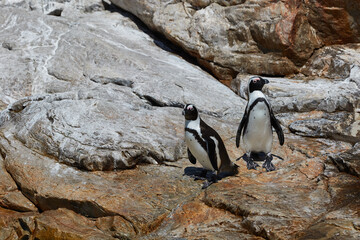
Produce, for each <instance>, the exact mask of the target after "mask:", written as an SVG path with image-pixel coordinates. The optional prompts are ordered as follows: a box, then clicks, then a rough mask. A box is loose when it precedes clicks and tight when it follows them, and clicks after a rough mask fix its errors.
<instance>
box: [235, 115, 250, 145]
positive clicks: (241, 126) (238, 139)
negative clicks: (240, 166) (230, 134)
mask: <svg viewBox="0 0 360 240" xmlns="http://www.w3.org/2000/svg"><path fill="white" fill-rule="evenodd" d="M247 120H248V114H247V112H246V111H245V112H244V115H243V118H242V119H241V122H240V124H239V128H238V130H237V133H236V147H237V148H238V147H239V146H240V137H241V132H242V130H243V128H244V126H245V122H247Z"/></svg>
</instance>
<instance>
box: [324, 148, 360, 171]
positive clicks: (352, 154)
mask: <svg viewBox="0 0 360 240" xmlns="http://www.w3.org/2000/svg"><path fill="white" fill-rule="evenodd" d="M359 157H360V143H359V142H358V143H357V144H355V145H354V147H353V148H352V149H350V150H348V151H346V152H341V153H336V154H332V155H330V156H329V160H330V161H331V162H332V163H333V164H335V166H336V167H337V168H338V169H339V171H341V172H346V173H349V174H351V175H354V176H357V177H360V161H359V159H360V158H359Z"/></svg>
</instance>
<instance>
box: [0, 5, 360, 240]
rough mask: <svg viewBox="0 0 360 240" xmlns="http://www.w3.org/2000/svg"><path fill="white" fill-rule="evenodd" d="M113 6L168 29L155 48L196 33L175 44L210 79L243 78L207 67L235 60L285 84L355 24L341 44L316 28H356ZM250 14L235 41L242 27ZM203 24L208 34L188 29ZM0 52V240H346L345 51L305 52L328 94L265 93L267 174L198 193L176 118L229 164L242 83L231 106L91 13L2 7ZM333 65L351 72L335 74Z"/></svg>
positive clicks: (352, 85) (349, 124)
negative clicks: (215, 141)
mask: <svg viewBox="0 0 360 240" xmlns="http://www.w3.org/2000/svg"><path fill="white" fill-rule="evenodd" d="M123 2H124V4H127V6H128V7H129V9H130V7H132V9H133V10H134V11H138V14H142V15H141V16H142V17H140V18H141V19H143V20H144V19H148V21H149V22H154V21H155V20H156V21H159V23H160V22H161V21H163V20H166V19H170V20H171V19H174V21H168V22H166V23H167V24H168V25H166V26H164V29H165V30H166V31H168V33H167V34H166V35H167V36H168V37H169V38H170V39H171V38H172V37H171V36H173V37H174V38H177V36H178V35H176V34H177V33H176V31H173V32H172V29H175V30H177V31H179V32H180V30H182V29H184V28H186V27H187V25H186V24H185V23H186V21H189V22H191V21H195V20H196V22H194V23H191V24H193V25H192V26H193V27H194V31H190V32H189V36H190V37H188V36H187V35H185V37H186V38H184V39H185V40H186V39H187V40H186V41H188V40H189V39H190V40H191V41H198V39H200V38H199V37H201V39H200V40H199V42H198V46H199V47H200V49H201V51H198V50H196V49H197V48H194V49H192V51H191V52H192V54H193V55H194V56H197V57H199V56H200V57H199V61H200V62H201V61H202V60H203V61H202V63H203V64H205V65H206V64H207V65H208V66H213V67H214V69H216V71H217V72H218V73H221V74H222V75H221V76H225V75H226V76H227V75H231V76H235V74H236V72H238V71H245V70H241V69H239V66H240V65H237V66H236V65H231V67H230V68H229V66H225V67H224V66H223V65H222V63H224V62H226V61H230V59H232V58H234V56H235V55H236V56H235V57H236V59H240V58H241V57H242V58H244V59H245V57H246V59H249V62H248V64H249V65H248V66H249V68H250V67H251V66H253V65H255V66H257V67H258V69H264V70H266V68H267V67H269V66H271V68H273V69H275V70H274V71H287V72H292V71H293V70H294V69H295V70H296V71H297V69H298V68H299V66H300V65H301V64H303V62H304V59H306V58H308V57H310V56H309V55H311V54H312V51H313V48H317V47H318V44H334V43H336V44H342V43H346V42H349V41H350V40H349V39H352V40H351V41H357V40H356V37H351V36H352V34H353V35H354V36H355V35H356V34H355V33H356V31H357V30H356V29H357V23H356V22H354V21H355V20H356V19H355V17H354V18H349V17H347V21H350V22H351V28H350V29H348V30H347V37H346V38H345V37H344V38H342V36H341V35H340V34H334V36H332V37H328V36H327V34H329V33H330V32H331V31H332V30H331V31H330V30H329V29H328V28H329V26H327V25H321V26H317V28H316V29H321V31H315V30H314V29H313V28H315V27H314V26H316V17H317V15H320V14H324V17H327V19H330V17H331V16H333V17H334V18H336V19H337V20H338V22H339V24H340V22H342V23H344V19H345V18H341V17H342V16H345V15H346V12H349V14H350V16H357V15H356V14H357V13H356V11H355V10H354V9H356V8H351V7H350V5H346V6H342V5H341V3H340V2H339V3H336V4H338V5H339V6H338V8H339V9H340V8H341V9H342V8H343V9H345V10H344V11H345V12H344V11H342V10H341V11H340V10H339V9H338V10H339V11H337V12H336V11H335V10H336V9H335V8H329V6H327V3H325V1H324V3H323V2H320V1H303V3H301V4H300V3H299V4H300V5H299V6H298V5H296V4H298V3H296V2H292V1H291V2H290V3H287V2H288V1H286V2H285V1H277V2H274V1H272V2H270V3H265V1H221V0H218V1H215V0H214V1H190V0H189V1H182V2H179V1H168V2H167V3H168V4H167V5H166V4H165V2H164V1H143V2H140V1H123ZM353 2H355V1H353ZM139 3H141V4H143V5H138V4H139ZM160 3H161V4H163V5H161V6H163V7H164V9H165V10H166V11H167V14H163V13H164V12H161V11H162V8H159V7H158V6H159V4H160ZM293 4H295V5H296V6H298V7H294V6H295V5H293ZM304 4H310V5H311V4H312V5H314V6H317V7H316V8H308V9H305V10H306V11H309V13H311V18H310V17H309V18H308V19H305V18H304V17H303V15H301V14H304V12H302V11H304ZM334 4H335V3H334ZM349 4H350V3H349ZM139 6H140V7H139ZM179 6H182V8H181V9H180V8H179ZM324 6H327V9H325V10H324V11H323V12H322V11H320V12H318V13H317V12H316V11H315V10H317V9H319V8H320V7H324ZM152 7H153V8H152ZM144 9H145V10H144ZM160 10H161V11H160ZM258 10H261V15H259V18H255V19H254V21H253V22H250V23H249V24H250V25H251V26H252V27H251V28H249V27H248V25H247V24H244V23H243V22H242V20H241V19H251V18H252V17H253V16H254V15H253V14H257V13H256V11H258ZM280 10H281V11H280ZM184 11H186V12H185V13H184ZM238 11H239V12H238ZM294 12H295V14H294ZM240 13H241V16H240V15H237V14H240ZM285 13H286V14H288V15H286V14H285ZM335 13H336V14H335ZM337 13H339V14H337ZM340 13H341V14H340ZM184 14H185V15H186V16H185V15H184ZM282 14H285V15H286V16H287V18H285V20H284V19H282V18H281V17H280V16H283V15H282ZM183 15H184V16H183ZM210 16H216V17H217V18H215V19H212V20H211V21H213V25H212V28H209V27H208V26H207V25H206V24H205V22H204V21H203V20H204V19H205V18H206V19H211V18H210ZM308 16H310V15H308ZM180 17H181V18H183V19H184V21H185V23H184V22H181V23H180V22H177V21H175V20H176V19H179V18H180ZM239 17H240V18H239ZM225 18H229V19H232V20H226V21H225V20H224V19H225ZM293 18H295V19H293ZM314 18H315V19H314ZM237 19H238V20H237ZM297 19H300V20H297ZM298 21H300V23H301V24H300V25H296V24H298V23H299V22H298ZM289 22H290V23H293V24H295V25H296V27H295V26H293V25H292V24H288V23H289ZM235 23H236V26H237V27H236V28H234V26H233V24H235ZM154 24H155V25H152V27H153V28H154V29H157V27H158V26H160V25H156V22H154ZM172 25H173V27H174V28H170V27H172ZM241 26H243V27H244V29H245V30H244V35H239V33H240V31H238V30H236V29H240V28H241ZM286 26H291V27H292V29H295V30H291V31H290V33H286V31H288V30H289V29H288V30H286V29H285V28H284V27H286ZM223 27H225V28H229V29H231V31H228V33H223V32H222V28H223ZM333 27H334V29H335V28H336V27H337V26H335V25H334V26H333ZM343 27H345V26H343ZM274 29H275V30H274ZM285 30H286V31H285ZM328 30H329V31H328ZM195 31H196V32H197V33H195ZM352 31H353V33H352ZM220 33H221V34H220ZM265 33H266V34H265ZM222 34H229V39H230V38H232V39H233V40H234V41H233V42H232V43H231V44H232V45H231V47H229V46H230V45H229V44H230V42H228V41H227V39H225V38H223V36H224V35H222ZM293 34H295V35H296V34H298V35H299V36H300V39H297V38H295V37H294V36H295V35H293ZM263 35H264V36H265V35H266V36H271V37H269V38H266V37H264V36H263ZM289 35H291V36H292V37H290V38H291V39H293V40H294V42H290V43H289V41H288V40H287V39H289ZM298 35H296V36H298ZM302 35H305V36H307V37H306V41H305V42H303V43H302V42H301V41H300V40H301V39H302V38H301V36H302ZM179 36H181V35H179ZM278 36H280V37H281V38H279V37H278ZM356 36H358V35H356ZM241 37H243V38H241ZM250 37H251V38H250ZM247 38H248V39H247ZM238 39H244V40H242V43H239V42H238ZM266 39H271V41H270V42H268V41H267V40H266ZM279 39H280V40H279ZM304 39H305V38H304ZM304 39H303V40H304ZM314 39H315V40H314ZM190 40H189V41H190ZM298 40H299V41H300V42H298ZM191 41H190V42H191ZM204 41H206V44H204ZM278 41H280V42H281V43H279V42H278ZM178 44H180V45H182V44H181V43H180V42H178ZM239 44H240V45H239ZM292 44H294V45H292ZM302 44H303V45H302ZM0 46H1V47H0V60H1V61H0V87H1V91H0V108H1V110H2V111H1V112H0V153H1V154H0V239H180V238H181V239H249V240H250V239H253V240H260V239H358V238H359V237H360V227H359V226H360V222H359V214H360V212H359V211H360V202H359V199H360V189H359V172H360V171H359V169H360V161H359V143H356V142H359V137H360V136H359V134H360V133H359V126H360V125H359V122H360V119H359V99H360V98H359V88H358V87H359V78H358V73H359V72H360V71H359V69H360V68H358V60H357V59H356V56H357V55H356V54H357V50H356V48H357V45H351V46H339V45H338V48H333V47H331V48H329V51H330V52H332V53H331V54H333V58H329V59H326V56H327V55H326V54H325V55H322V51H323V50H325V49H327V48H323V49H319V50H318V51H317V52H316V53H315V54H313V56H312V57H311V62H308V63H307V64H305V65H304V68H303V69H307V70H309V71H310V73H309V75H314V76H319V77H332V78H336V81H335V80H326V79H315V80H308V81H304V80H298V79H288V78H270V84H269V85H268V86H267V88H266V89H265V93H266V94H267V95H268V96H269V99H270V101H271V103H272V106H273V108H274V111H275V113H276V116H277V117H278V118H279V120H280V122H281V124H282V127H283V129H284V132H285V139H286V140H285V145H284V146H283V147H280V146H279V144H278V141H277V139H276V138H275V141H274V148H273V153H274V154H276V155H279V156H281V157H282V158H284V160H280V159H277V158H275V159H274V161H273V162H274V164H275V166H276V168H277V170H276V171H274V172H271V173H267V172H266V171H265V170H264V169H261V168H258V169H257V170H251V171H249V170H247V169H246V166H245V163H244V161H242V160H241V161H239V162H237V164H238V165H239V167H240V168H239V169H240V172H239V174H238V175H236V176H233V177H228V178H225V179H222V180H221V181H220V182H219V183H215V184H213V185H211V186H210V187H209V188H208V189H206V190H202V189H201V186H202V181H194V180H193V178H191V177H189V176H188V175H190V174H191V173H197V172H200V171H201V168H200V165H196V166H192V165H191V164H190V163H189V161H188V160H187V156H186V151H185V150H186V149H185V146H184V142H183V134H184V132H183V127H184V126H183V124H184V119H183V116H181V110H182V109H181V108H182V106H184V104H186V103H194V104H196V106H197V107H198V108H199V109H200V110H201V117H202V118H203V119H204V120H205V121H206V122H207V123H208V124H209V125H211V126H213V127H214V129H216V130H217V131H218V132H219V134H220V136H221V137H222V138H223V140H224V143H225V145H226V148H227V149H228V152H229V155H230V158H231V159H232V160H235V159H236V158H238V157H239V156H241V155H242V154H243V151H242V150H241V149H236V148H235V135H236V129H237V126H238V123H239V122H240V119H241V116H242V113H243V110H244V107H245V104H246V100H245V98H246V94H245V93H246V91H245V89H244V86H245V85H246V82H247V80H248V78H249V75H238V76H237V78H236V79H235V80H234V81H232V88H233V90H234V91H235V92H236V93H238V94H239V95H240V96H241V97H239V96H238V95H236V94H235V93H234V92H233V91H231V90H230V89H229V88H227V87H226V86H224V85H222V84H221V83H219V82H218V81H217V80H216V79H214V78H213V77H212V76H211V75H209V74H208V73H206V72H204V71H203V70H201V69H200V68H199V67H197V66H194V65H192V64H190V63H189V62H187V61H186V60H184V59H182V58H181V57H179V56H177V55H175V54H174V53H172V52H174V51H172V50H171V49H170V48H169V47H168V45H167V42H164V41H163V40H162V39H161V38H158V37H156V36H154V35H152V34H151V32H150V30H148V29H146V28H145V27H144V26H143V25H142V24H141V23H140V22H139V21H138V20H137V19H135V18H134V17H133V16H131V15H129V14H127V13H125V12H122V11H119V10H118V9H116V8H115V7H114V6H111V5H109V4H108V3H107V2H106V1H104V2H102V1H74V0H71V1H32V0H31V1H30V0H29V1H27V0H26V1H17V0H15V1H2V2H1V8H0ZM304 46H309V48H308V49H306V50H304V48H303V47H304ZM184 48H185V49H186V47H184ZM267 48H270V50H269V51H267V50H266V49H267ZM214 49H215V50H216V51H215V50H214ZM236 49H237V50H236ZM249 49H252V50H251V51H253V52H251V53H250V52H248V51H250V50H249ZM273 49H276V51H275V52H274V51H273ZM284 49H287V50H286V51H285V52H282V51H284ZM334 49H337V50H336V51H335V50H334ZM354 49H355V50H354ZM170 50H171V52H169V51H170ZM214 51H215V52H214ZM287 51H289V52H287ZM175 52H176V51H175ZM199 52H200V53H199ZM212 55H213V56H212ZM203 56H207V57H203ZM289 56H291V57H289ZM315 56H319V57H318V58H319V59H324V61H317V60H316V58H315ZM208 57H209V58H208ZM255 59H257V60H256V61H255ZM269 59H274V61H269ZM244 61H245V60H244ZM246 61H247V60H246ZM339 61H340V62H341V61H343V62H346V64H350V63H351V62H352V63H351V64H352V65H349V66H351V67H349V68H347V67H344V68H340V70H339V72H336V71H337V69H338V68H337V67H336V66H337V65H336V64H337V62H339ZM255 62H258V63H259V64H258V65H256V64H254V63H255ZM300 63H301V64H300ZM346 64H345V65H346ZM340 65H341V64H340ZM340 65H339V66H340ZM343 65H344V64H343ZM343 65H341V66H343ZM242 66H246V65H242ZM274 66H275V67H274ZM276 66H277V68H276ZM289 69H290V70H291V71H290V70H289ZM341 69H345V70H346V69H348V70H346V71H348V72H347V73H346V74H345V75H341V77H337V75H340V74H342V73H343V72H344V71H345V70H344V71H343V70H341ZM246 71H247V70H246ZM266 71H267V70H266ZM264 73H265V71H264ZM304 73H305V70H304ZM274 74H275V73H274ZM276 74H280V73H279V72H278V73H276ZM281 74H285V73H283V72H282V73H281ZM347 74H349V76H347ZM345 78H346V80H344V79H345ZM319 123H321V125H320V124H319Z"/></svg>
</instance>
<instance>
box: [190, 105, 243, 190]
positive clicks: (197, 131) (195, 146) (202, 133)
mask: <svg viewBox="0 0 360 240" xmlns="http://www.w3.org/2000/svg"><path fill="white" fill-rule="evenodd" d="M183 115H184V116H185V142H186V146H187V153H188V157H189V160H190V162H191V163H192V164H196V161H199V162H200V164H201V165H202V166H203V168H204V170H203V172H202V176H203V179H206V173H207V171H212V172H216V175H214V174H213V175H212V178H211V181H210V182H205V183H204V185H203V188H207V187H208V186H210V185H211V184H212V183H214V182H217V180H218V179H221V177H225V176H231V175H235V174H237V173H238V170H237V168H238V166H237V165H236V164H234V163H233V162H232V161H231V160H230V158H229V155H228V153H227V151H226V148H225V145H224V142H223V141H222V139H221V137H220V136H219V134H218V133H217V132H216V131H215V130H214V129H213V128H211V127H210V126H209V125H207V124H206V123H205V122H204V121H203V120H202V119H201V118H200V116H199V112H198V110H197V108H196V107H195V106H194V105H193V104H187V105H186V106H185V107H184V110H183Z"/></svg>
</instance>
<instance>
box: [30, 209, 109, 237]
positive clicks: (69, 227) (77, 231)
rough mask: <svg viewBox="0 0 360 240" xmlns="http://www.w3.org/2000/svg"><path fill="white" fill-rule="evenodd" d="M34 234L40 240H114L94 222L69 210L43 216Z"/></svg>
mask: <svg viewBox="0 0 360 240" xmlns="http://www.w3.org/2000/svg"><path fill="white" fill-rule="evenodd" d="M33 233H34V235H33V236H34V238H38V239H114V238H113V237H112V236H111V235H108V234H105V233H104V232H102V231H100V230H99V229H97V228H96V226H95V223H94V221H91V220H90V219H87V218H86V217H83V216H81V215H79V214H76V213H74V212H73V211H70V210H67V209H58V210H53V211H46V212H44V213H43V214H41V215H40V216H39V217H37V218H36V229H35V230H34V232H33Z"/></svg>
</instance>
